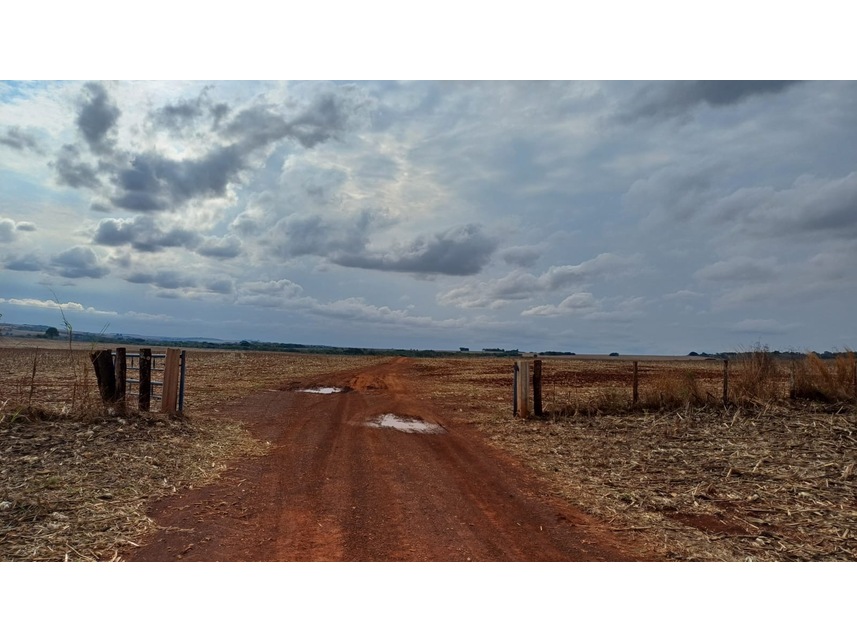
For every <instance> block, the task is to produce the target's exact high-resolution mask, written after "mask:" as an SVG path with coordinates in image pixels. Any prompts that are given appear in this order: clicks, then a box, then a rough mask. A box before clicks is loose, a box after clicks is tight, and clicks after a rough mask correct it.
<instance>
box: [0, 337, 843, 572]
mask: <svg viewBox="0 0 857 643" xmlns="http://www.w3.org/2000/svg"><path fill="white" fill-rule="evenodd" d="M55 346H56V344H55V343H54V344H53V345H52V347H51V348H50V349H48V348H44V347H33V346H20V345H19V346H5V347H2V348H0V406H3V408H2V410H0V417H2V421H0V455H2V464H0V560H6V561H8V560H66V559H68V560H145V559H152V560H207V559H208V560H222V559H234V560H268V559H279V560H298V559H300V560H318V559H325V560H466V559H467V558H472V559H473V560H543V559H544V560H578V559H579V560H728V561H741V560H854V559H855V557H857V536H855V530H857V496H856V495H855V489H856V488H857V487H855V477H854V468H855V462H857V435H855V432H857V416H855V411H854V407H853V405H848V404H838V405H832V404H827V405H821V404H809V403H799V402H795V401H788V400H787V399H785V397H786V394H787V392H788V386H789V380H788V372H787V370H782V372H780V373H779V374H778V379H777V378H775V380H776V382H775V385H776V386H777V387H779V388H781V389H782V392H783V399H782V400H781V401H768V402H761V401H758V402H755V403H744V404H741V405H735V404H731V405H729V406H727V407H724V406H723V404H722V402H721V401H719V397H718V396H719V395H720V392H721V387H722V363H720V362H704V361H693V362H687V361H676V362H669V361H658V362H646V363H644V362H641V363H640V400H641V402H642V403H643V404H642V408H638V409H635V410H629V409H628V408H627V401H628V400H629V399H630V382H631V375H630V373H631V371H630V368H631V365H630V363H629V362H626V361H616V360H608V361H593V360H586V361H584V360H550V359H546V360H545V361H544V380H543V388H544V393H543V395H544V401H545V415H544V417H541V418H529V419H526V420H522V419H519V418H513V417H512V413H511V382H512V364H513V362H512V360H511V359H499V358H465V357H460V358H449V359H404V360H402V359H399V360H390V359H385V358H368V357H339V356H336V357H331V356H308V355H301V356H293V355H289V354H274V353H238V352H218V351H189V359H188V383H187V389H186V391H187V392H186V406H185V415H184V417H183V418H168V417H164V416H162V415H160V414H145V415H135V414H131V415H129V416H128V417H117V416H111V415H108V414H105V413H104V411H103V409H102V408H101V404H100V402H99V401H98V400H97V397H98V395H97V389H96V387H95V383H94V376H93V374H92V369H91V366H90V365H89V364H88V348H89V347H76V350H73V351H69V350H68V349H65V350H58V349H56V348H53V347H55ZM733 373H735V374H736V377H737V371H733ZM736 381H740V379H739V378H738V379H736ZM667 382H672V385H670V386H668V385H667V384H665V383H667ZM313 386H314V387H319V386H341V387H342V388H344V389H345V390H346V392H344V393H342V394H334V395H329V396H325V395H311V394H306V393H301V392H300V389H303V388H306V387H313ZM688 388H691V389H693V391H692V392H693V395H694V396H695V397H696V399H698V400H700V401H701V403H703V404H702V405H700V406H692V405H685V406H682V405H676V404H675V403H673V402H674V400H673V397H675V391H676V390H679V391H686V390H687V389H688ZM667 393H669V394H670V395H672V396H673V397H669V399H668V397H665V396H666V394H667ZM679 397H681V396H679ZM656 398H657V400H660V402H661V406H662V407H664V408H659V409H657V410H655V408H656V406H657V405H656V404H655V401H656ZM665 401H666V402H669V403H668V404H663V402H665ZM649 407H651V408H649ZM665 407H669V408H665ZM28 408H29V409H31V410H28ZM387 411H396V412H398V413H399V414H400V415H402V416H403V417H406V418H410V419H414V418H419V419H422V420H426V421H430V422H433V423H436V425H437V426H441V427H443V428H444V432H443V433H442V434H438V435H414V434H408V433H404V432H399V431H382V430H364V429H362V428H360V429H358V428H355V427H356V426H357V422H358V420H360V419H361V418H364V417H366V418H368V417H375V416H377V415H378V414H381V413H384V412H387ZM360 421H362V420H360ZM360 426H362V425H360ZM322 455H323V457H322ZM287 472H292V473H287ZM253 475H258V479H255V478H248V477H247V476H253ZM290 475H291V476H292V477H289V476H290ZM302 476H303V477H302ZM248 480H249V481H250V482H247V481H248ZM286 483H288V484H286ZM248 487H250V488H253V489H254V491H252V492H247V489H248ZM428 492H431V494H433V495H430V496H426V495H425V494H426V493H428ZM248 493H249V495H246V494H248ZM280 496H285V497H286V499H287V500H288V501H289V502H288V507H287V509H288V510H285V509H284V510H283V513H282V514H281V518H280V519H278V520H279V522H276V523H275V522H271V521H269V520H268V521H266V520H267V519H265V518H263V516H265V515H269V514H271V511H270V507H271V504H272V503H276V502H280V500H279V497H280ZM320 499H321V500H323V501H324V502H323V503H319V502H316V501H317V500H320ZM352 501H354V504H351V503H352ZM357 501H359V503H358V502H357ZM265 503H268V504H265ZM480 505H484V506H482V507H481V509H479V507H480ZM358 506H361V508H362V511H360V512H358V510H357V509H354V508H352V507H358ZM262 507H267V509H266V510H264V511H263V510H262ZM474 507H476V508H474ZM319 511H321V512H322V513H321V514H319V513H318V512H319ZM352 512H357V513H352ZM494 514H497V515H494ZM422 516H425V519H426V520H427V521H428V522H426V524H425V525H422V531H424V532H426V533H427V534H428V535H430V536H431V538H430V539H429V538H428V537H426V538H421V537H418V536H417V535H415V534H414V528H415V527H416V526H417V525H420V524H421V523H420V522H419V521H420V520H423V519H424V518H422ZM319 517H320V520H318V521H316V522H318V525H319V527H318V529H316V527H315V525H314V524H312V521H311V520H310V518H313V519H314V518H319ZM406 518H407V520H405V519H406ZM453 519H454V520H453ZM528 521H530V522H531V525H530V526H532V527H533V529H534V530H535V531H533V532H528V531H526V529H525V528H524V527H521V528H520V529H518V527H515V525H518V526H519V527H520V525H519V523H523V524H524V525H525V526H526V525H528ZM248 525H249V526H248ZM444 525H445V526H444ZM441 526H444V527H443V528H441ZM298 527H300V528H301V529H302V530H303V531H302V532H301V533H300V534H298V533H296V532H295V530H296V529H297V528H298ZM521 529H523V530H524V531H521ZM417 531H419V530H417ZM447 531H449V532H450V533H449V534H447V533H445V532H447ZM352 532H353V533H352ZM307 534H309V537H306V536H307ZM491 534H494V535H491ZM497 534H499V535H497ZM206 538H208V540H206ZM428 540H431V541H432V542H428ZM522 542H532V543H533V544H532V545H527V546H524V545H522V544H521V543H522ZM266 543H267V544H266ZM367 543H370V544H367ZM453 544H454V546H453ZM218 547H220V549H218Z"/></svg>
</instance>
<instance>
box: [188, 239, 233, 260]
mask: <svg viewBox="0 0 857 643" xmlns="http://www.w3.org/2000/svg"><path fill="white" fill-rule="evenodd" d="M196 251H197V253H199V254H201V255H202V256H203V257H217V258H220V259H231V258H233V257H237V256H238V255H239V254H241V241H240V240H239V239H238V237H235V236H232V235H226V236H225V237H222V238H220V237H207V238H206V239H205V240H203V241H202V243H200V244H199V247H197V248H196Z"/></svg>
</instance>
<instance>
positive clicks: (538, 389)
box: [533, 359, 542, 416]
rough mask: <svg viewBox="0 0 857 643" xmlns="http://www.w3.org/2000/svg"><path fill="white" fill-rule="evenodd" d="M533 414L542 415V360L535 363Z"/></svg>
mask: <svg viewBox="0 0 857 643" xmlns="http://www.w3.org/2000/svg"><path fill="white" fill-rule="evenodd" d="M533 413H535V414H536V415H537V416H541V415H542V360H540V359H537V360H535V361H534V362H533Z"/></svg>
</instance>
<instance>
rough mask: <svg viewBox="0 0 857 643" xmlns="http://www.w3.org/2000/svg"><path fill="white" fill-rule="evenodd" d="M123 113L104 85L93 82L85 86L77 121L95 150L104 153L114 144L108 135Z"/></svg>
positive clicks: (82, 132)
mask: <svg viewBox="0 0 857 643" xmlns="http://www.w3.org/2000/svg"><path fill="white" fill-rule="evenodd" d="M121 114H122V112H121V111H120V110H119V108H118V107H117V106H116V105H115V103H113V102H112V101H111V99H110V96H109V95H108V93H107V90H106V89H105V87H104V85H102V84H101V83H95V82H91V83H86V84H85V85H84V86H83V91H82V96H81V99H80V107H79V110H78V113H77V121H76V122H77V126H78V128H79V129H80V133H81V134H82V135H83V138H84V139H85V140H86V142H87V143H89V148H90V149H91V150H92V151H93V152H95V153H103V152H105V151H107V150H108V149H110V148H111V147H112V146H113V145H114V141H113V140H111V138H110V137H109V136H108V135H109V134H110V133H111V130H113V129H114V128H115V126H116V122H117V121H118V120H119V116H120V115H121Z"/></svg>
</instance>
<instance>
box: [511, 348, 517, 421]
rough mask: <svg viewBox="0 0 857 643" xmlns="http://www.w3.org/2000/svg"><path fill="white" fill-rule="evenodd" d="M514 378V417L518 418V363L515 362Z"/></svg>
mask: <svg viewBox="0 0 857 643" xmlns="http://www.w3.org/2000/svg"><path fill="white" fill-rule="evenodd" d="M513 373H514V374H513V376H512V417H517V416H518V362H515V364H514V367H513Z"/></svg>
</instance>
